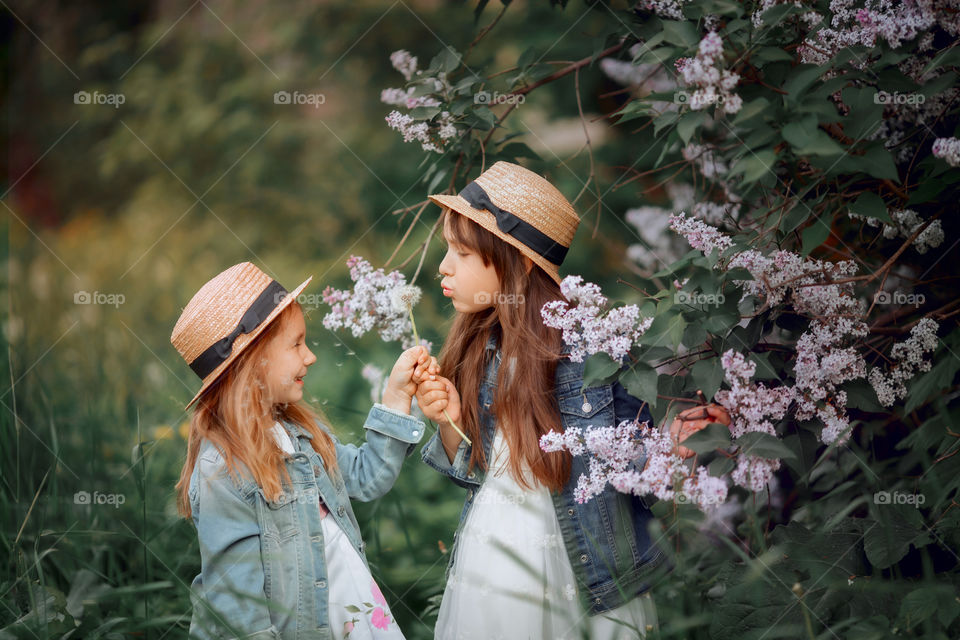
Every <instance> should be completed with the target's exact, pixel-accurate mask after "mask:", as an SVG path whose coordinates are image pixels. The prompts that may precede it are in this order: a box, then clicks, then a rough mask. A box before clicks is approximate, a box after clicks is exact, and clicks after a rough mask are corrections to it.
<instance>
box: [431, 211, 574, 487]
mask: <svg viewBox="0 0 960 640" xmlns="http://www.w3.org/2000/svg"><path fill="white" fill-rule="evenodd" d="M443 215H444V218H445V219H444V224H446V223H447V222H449V227H448V229H449V232H450V235H451V237H452V238H453V239H454V241H456V243H457V244H459V245H462V246H464V247H467V248H469V249H471V250H472V251H475V252H476V253H477V254H479V256H480V257H481V259H482V260H483V263H484V265H490V264H493V267H494V269H495V270H496V273H497V276H498V278H499V279H500V294H501V302H498V303H497V304H495V305H494V306H493V307H491V308H489V309H485V310H483V311H481V312H479V313H458V314H457V317H456V318H455V319H454V321H453V326H452V327H451V329H450V333H449V334H448V336H447V340H446V342H444V345H443V348H442V349H441V351H440V357H439V363H440V371H441V373H442V374H443V375H444V376H445V377H447V378H448V379H449V380H450V382H452V383H453V385H454V387H456V389H457V390H458V392H459V393H460V407H461V411H460V415H461V419H460V420H461V423H460V426H461V427H462V428H463V429H464V431H465V432H466V434H467V435H468V436H469V437H470V439H471V440H472V441H473V442H474V443H475V446H474V447H473V452H472V453H471V456H470V466H471V467H473V466H477V467H479V468H481V469H484V470H486V469H487V461H486V459H485V458H486V457H485V455H484V451H483V447H482V446H478V445H479V444H480V443H481V442H483V440H482V438H481V436H480V420H479V407H478V404H479V393H478V392H479V389H480V385H481V384H482V383H483V376H484V372H485V369H486V366H487V363H488V359H489V356H491V355H493V352H492V351H487V350H486V344H487V339H488V338H489V336H490V335H497V337H498V340H499V346H500V350H501V365H500V370H499V371H500V373H499V374H498V375H497V386H496V392H495V396H496V402H495V404H494V405H493V411H494V414H495V416H496V420H497V423H498V424H499V425H501V426H506V428H505V429H503V436H504V439H505V440H506V441H507V444H508V445H509V447H510V472H511V474H512V475H513V477H514V478H515V479H516V480H517V482H518V483H520V485H521V486H524V487H529V486H530V483H529V482H528V480H527V478H526V474H525V473H523V471H522V470H523V463H524V462H526V464H527V465H529V468H530V470H531V472H532V473H533V476H534V478H535V479H536V481H538V482H539V483H540V484H542V485H543V486H545V487H547V488H549V489H552V490H554V491H559V490H560V489H562V488H563V486H564V485H565V484H566V482H567V480H568V479H569V477H570V468H571V465H572V461H571V457H570V454H569V453H567V452H552V453H545V452H544V451H543V450H541V449H540V436H542V435H543V434H545V433H548V432H549V431H550V430H557V431H562V430H563V425H562V424H561V420H560V409H559V407H558V405H557V399H556V396H555V384H554V377H555V375H556V370H557V361H558V360H559V359H560V357H561V349H562V346H563V342H562V334H561V332H560V331H559V330H557V329H552V328H550V327H547V326H545V325H544V324H543V319H542V318H541V316H540V309H541V308H542V307H543V305H544V304H546V303H547V302H550V301H551V300H562V299H563V294H562V293H561V291H560V286H559V285H558V284H557V283H556V282H555V281H554V280H553V279H552V278H551V277H550V276H548V275H547V274H546V272H545V271H544V270H543V269H541V268H540V267H538V266H537V265H536V264H534V265H533V267H532V268H531V269H530V271H529V272H527V267H526V264H525V263H524V260H523V254H521V253H520V252H519V251H518V250H517V249H516V248H515V247H514V246H512V245H510V244H508V243H506V242H504V241H503V240H501V239H500V238H498V237H497V236H495V235H494V234H492V233H490V232H489V231H487V230H486V229H484V228H483V227H481V226H480V225H478V224H476V223H474V222H473V221H472V220H470V219H469V218H467V217H465V216H462V215H460V214H456V213H455V212H452V211H451V210H450V209H446V210H445V211H444V214H443ZM504 301H505V302H504ZM511 358H512V359H513V361H514V366H513V372H512V375H505V374H506V367H507V363H508V362H509V361H510V360H511Z"/></svg>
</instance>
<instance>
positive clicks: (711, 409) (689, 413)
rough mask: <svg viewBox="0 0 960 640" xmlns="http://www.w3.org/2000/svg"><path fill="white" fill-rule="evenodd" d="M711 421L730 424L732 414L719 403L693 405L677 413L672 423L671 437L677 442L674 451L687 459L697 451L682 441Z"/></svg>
mask: <svg viewBox="0 0 960 640" xmlns="http://www.w3.org/2000/svg"><path fill="white" fill-rule="evenodd" d="M711 422H718V423H720V424H725V425H727V426H729V425H730V414H728V413H727V410H726V409H724V408H723V407H721V406H720V405H718V404H708V405H706V406H702V407H691V408H690V409H686V410H684V411H681V412H680V413H678V414H677V417H676V418H674V419H673V422H672V423H670V438H671V440H673V442H674V443H675V446H674V448H673V451H672V453H675V454H677V455H679V456H680V457H681V458H683V459H684V460H686V459H687V458H690V457H692V456H694V455H696V453H695V452H694V451H693V450H692V449H688V448H687V447H684V446H682V445H681V444H680V443H681V442H683V441H684V440H686V439H687V438H689V437H690V436H692V435H693V434H694V433H696V432H697V431H700V430H701V429H703V428H705V427H706V426H707V425H708V424H710V423H711Z"/></svg>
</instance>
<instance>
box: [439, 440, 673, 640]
mask: <svg viewBox="0 0 960 640" xmlns="http://www.w3.org/2000/svg"><path fill="white" fill-rule="evenodd" d="M509 455H510V451H509V447H508V446H507V444H506V441H505V440H504V439H503V436H502V435H501V433H500V430H499V429H498V430H497V433H496V437H495V439H494V444H493V454H492V457H493V461H492V462H491V463H490V464H489V468H488V471H487V475H486V478H485V479H484V482H483V484H482V485H481V487H480V490H479V491H478V492H477V495H476V497H475V499H474V503H473V506H472V507H471V509H470V512H469V513H468V514H467V519H466V521H465V522H464V524H463V528H462V530H461V532H460V535H459V537H458V539H457V544H456V546H455V548H454V550H453V566H452V568H451V571H450V577H449V579H448V581H447V585H446V589H445V590H444V592H443V600H442V602H441V604H440V613H439V616H438V619H437V627H436V630H435V638H436V639H437V640H454V639H456V640H474V639H476V640H496V639H499V638H503V639H505V640H506V639H509V640H528V639H530V640H542V639H546V638H550V639H553V638H563V639H566V638H571V639H573V638H577V639H579V638H585V637H586V638H590V639H591V640H613V639H615V638H616V639H619V638H637V637H640V636H642V635H645V633H646V631H647V625H652V627H655V626H656V624H657V622H656V611H655V608H654V605H653V600H652V599H651V597H650V594H649V592H648V593H645V594H643V595H641V596H639V597H637V598H634V599H633V600H631V601H630V602H628V603H626V604H624V605H623V606H621V607H618V608H617V609H614V610H612V611H608V612H606V613H602V614H599V615H596V616H588V615H587V614H586V612H585V611H584V610H583V608H582V607H581V606H580V603H579V599H578V597H577V586H576V579H575V577H574V573H573V568H572V567H571V566H570V559H569V556H568V555H567V551H566V548H565V547H564V543H563V538H562V535H561V532H560V524H559V522H558V521H557V515H556V511H555V510H554V506H553V501H552V500H551V498H550V493H549V490H548V489H547V488H545V487H543V486H541V485H539V484H537V485H535V486H536V488H535V489H523V488H522V487H521V486H520V485H519V484H517V482H516V481H515V480H514V478H513V475H512V474H511V473H510V471H509V466H508V460H509ZM527 471H528V473H529V470H527ZM529 477H532V476H529ZM652 627H651V628H652Z"/></svg>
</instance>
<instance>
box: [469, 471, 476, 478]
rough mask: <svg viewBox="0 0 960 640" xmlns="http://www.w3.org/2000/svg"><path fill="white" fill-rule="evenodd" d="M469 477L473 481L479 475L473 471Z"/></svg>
mask: <svg viewBox="0 0 960 640" xmlns="http://www.w3.org/2000/svg"><path fill="white" fill-rule="evenodd" d="M467 477H468V478H470V479H471V480H473V479H474V478H476V477H477V474H475V473H474V472H473V471H471V472H470V473H468V474H467Z"/></svg>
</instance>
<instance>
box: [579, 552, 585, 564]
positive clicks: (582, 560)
mask: <svg viewBox="0 0 960 640" xmlns="http://www.w3.org/2000/svg"><path fill="white" fill-rule="evenodd" d="M580 562H583V563H586V562H587V554H585V553H582V554H580Z"/></svg>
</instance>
